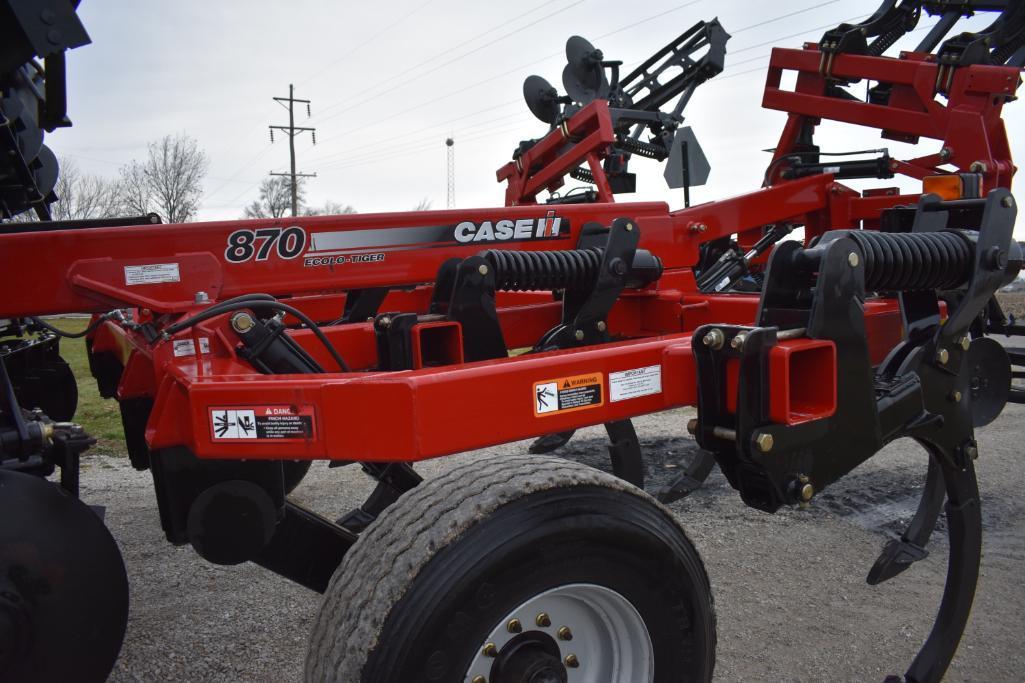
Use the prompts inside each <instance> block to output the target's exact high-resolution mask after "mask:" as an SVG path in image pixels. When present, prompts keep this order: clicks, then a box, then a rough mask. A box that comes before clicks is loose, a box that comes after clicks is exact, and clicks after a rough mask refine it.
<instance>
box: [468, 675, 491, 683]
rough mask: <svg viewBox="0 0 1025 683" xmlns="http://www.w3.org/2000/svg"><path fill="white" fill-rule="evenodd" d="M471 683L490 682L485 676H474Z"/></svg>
mask: <svg viewBox="0 0 1025 683" xmlns="http://www.w3.org/2000/svg"><path fill="white" fill-rule="evenodd" d="M470 683H488V679H486V678H484V677H483V676H474V677H473V680H472V681H471V682H470Z"/></svg>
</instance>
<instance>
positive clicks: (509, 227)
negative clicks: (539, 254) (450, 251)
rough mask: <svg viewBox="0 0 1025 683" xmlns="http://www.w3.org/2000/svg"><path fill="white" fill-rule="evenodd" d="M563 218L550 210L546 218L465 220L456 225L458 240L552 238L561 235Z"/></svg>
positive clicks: (509, 240)
mask: <svg viewBox="0 0 1025 683" xmlns="http://www.w3.org/2000/svg"><path fill="white" fill-rule="evenodd" d="M561 227H562V218H560V217H558V216H556V215H555V212H554V211H549V212H548V213H547V214H545V216H544V218H537V219H532V218H521V219H520V220H515V221H513V220H508V219H505V220H499V221H494V222H492V221H484V222H483V223H474V222H473V221H463V222H462V223H460V224H459V225H457V226H456V230H455V238H456V241H457V242H460V243H463V244H465V243H469V242H512V241H520V240H540V239H552V238H556V237H558V236H559V229H560V228H561Z"/></svg>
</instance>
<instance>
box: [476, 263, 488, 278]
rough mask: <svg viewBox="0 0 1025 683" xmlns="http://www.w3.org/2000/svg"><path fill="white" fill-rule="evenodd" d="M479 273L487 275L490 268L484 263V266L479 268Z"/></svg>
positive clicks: (481, 265)
mask: <svg viewBox="0 0 1025 683" xmlns="http://www.w3.org/2000/svg"><path fill="white" fill-rule="evenodd" d="M477 272H478V273H480V274H481V275H487V274H488V267H487V266H486V265H485V264H483V263H482V264H480V266H478V267H477Z"/></svg>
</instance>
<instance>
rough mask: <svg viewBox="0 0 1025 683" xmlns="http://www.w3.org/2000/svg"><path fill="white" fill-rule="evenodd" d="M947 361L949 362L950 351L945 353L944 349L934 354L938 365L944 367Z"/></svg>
mask: <svg viewBox="0 0 1025 683" xmlns="http://www.w3.org/2000/svg"><path fill="white" fill-rule="evenodd" d="M949 360H950V351H947V350H946V349H940V350H939V351H937V352H936V361H937V362H938V363H939V364H940V365H946V364H947V362H948V361H949Z"/></svg>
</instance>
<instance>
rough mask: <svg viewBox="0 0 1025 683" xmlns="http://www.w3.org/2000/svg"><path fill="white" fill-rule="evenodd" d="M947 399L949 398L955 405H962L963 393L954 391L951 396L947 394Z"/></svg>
mask: <svg viewBox="0 0 1025 683" xmlns="http://www.w3.org/2000/svg"><path fill="white" fill-rule="evenodd" d="M947 398H949V399H950V400H951V401H953V402H954V403H960V402H961V392H960V391H956V390H955V391H952V392H950V393H949V394H947Z"/></svg>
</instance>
